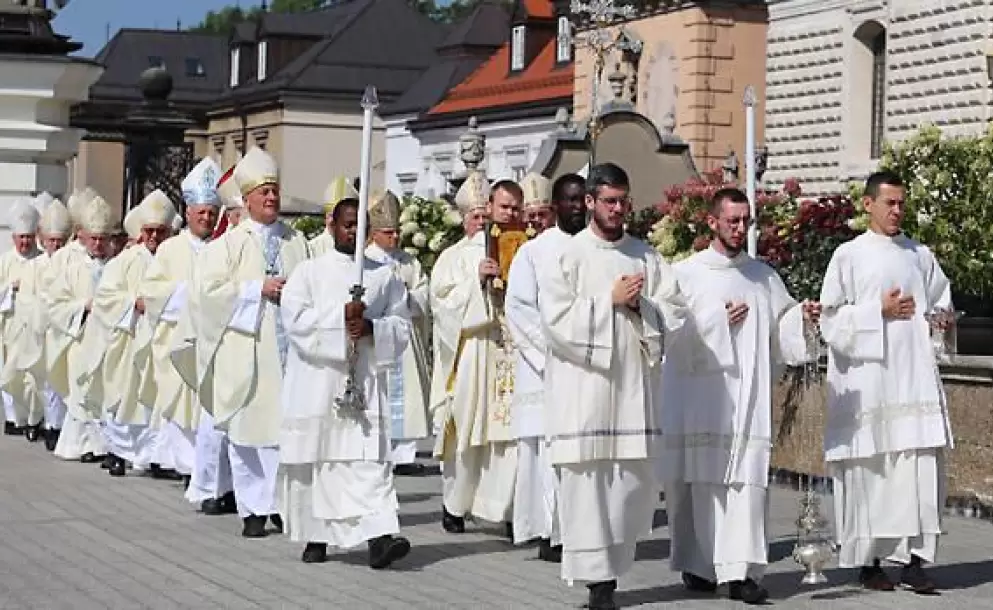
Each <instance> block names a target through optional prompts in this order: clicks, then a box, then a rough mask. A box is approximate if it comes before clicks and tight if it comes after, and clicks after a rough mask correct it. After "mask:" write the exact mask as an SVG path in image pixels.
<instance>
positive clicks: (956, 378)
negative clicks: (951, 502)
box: [772, 356, 993, 504]
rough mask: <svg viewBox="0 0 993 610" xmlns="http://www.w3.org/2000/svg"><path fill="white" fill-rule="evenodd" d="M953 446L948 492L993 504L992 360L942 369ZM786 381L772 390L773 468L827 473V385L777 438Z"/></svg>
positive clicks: (805, 401) (811, 394)
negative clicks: (783, 433)
mask: <svg viewBox="0 0 993 610" xmlns="http://www.w3.org/2000/svg"><path fill="white" fill-rule="evenodd" d="M941 376H942V379H943V380H944V382H945V394H946V396H947V399H948V411H949V416H950V418H951V427H952V434H953V435H954V437H955V447H954V448H953V449H952V450H951V451H949V452H948V454H947V473H948V493H949V496H950V497H952V498H967V499H969V498H975V499H978V500H979V501H981V502H982V503H983V504H991V503H993V358H990V357H984V356H959V357H957V358H956V359H955V362H954V364H949V365H945V366H942V367H941ZM787 385H788V384H787V383H785V382H780V383H779V384H777V386H776V387H775V389H774V392H773V409H772V410H773V439H774V440H773V442H774V448H773V453H772V467H773V468H780V469H784V470H789V471H793V472H800V473H811V474H817V475H823V474H825V472H824V449H823V439H824V437H823V430H824V408H825V400H826V397H827V390H826V387H825V386H824V385H823V384H821V385H814V386H811V387H810V388H809V389H808V390H807V391H806V392H804V393H803V395H802V396H801V397H800V406H799V409H798V410H797V417H796V419H795V420H794V424H793V427H792V430H791V431H790V432H789V433H788V434H786V435H785V436H783V437H782V438H778V439H777V438H776V435H777V433H778V432H779V430H780V426H781V422H782V420H783V415H784V411H785V409H784V401H785V398H786V394H787Z"/></svg>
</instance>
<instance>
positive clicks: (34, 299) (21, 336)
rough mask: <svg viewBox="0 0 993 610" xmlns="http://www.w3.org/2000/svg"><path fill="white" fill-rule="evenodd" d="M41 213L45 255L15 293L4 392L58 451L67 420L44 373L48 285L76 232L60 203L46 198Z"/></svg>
mask: <svg viewBox="0 0 993 610" xmlns="http://www.w3.org/2000/svg"><path fill="white" fill-rule="evenodd" d="M35 205H36V207H37V208H38V210H39V211H40V212H41V217H40V219H39V222H38V238H39V241H40V242H41V245H42V251H41V252H40V253H39V254H38V256H36V257H34V258H33V259H31V265H30V269H29V270H28V271H27V273H26V274H25V275H24V277H23V278H22V280H21V283H20V285H19V287H18V290H17V296H16V303H15V307H14V319H13V322H14V324H15V326H16V331H15V332H17V333H18V336H17V338H16V339H15V341H14V342H13V343H12V344H11V345H10V347H9V349H8V354H9V356H8V358H6V360H5V362H4V367H3V372H2V375H0V384H2V386H3V389H4V390H5V391H7V392H10V393H11V394H13V395H14V396H21V400H22V401H23V403H24V404H27V405H29V407H28V411H29V414H28V421H29V422H32V421H38V418H39V415H38V414H39V413H40V414H41V417H42V418H43V420H44V424H45V430H44V432H43V435H44V438H45V448H46V449H48V450H49V451H51V450H53V449H55V443H56V442H58V436H59V430H61V428H62V420H63V419H64V418H65V402H64V401H63V399H62V397H61V396H59V395H58V394H57V393H56V392H55V391H54V390H53V389H52V387H51V385H50V384H49V383H48V375H47V372H46V370H45V344H46V337H47V335H48V333H49V332H50V330H49V325H48V307H49V299H48V284H47V283H46V282H45V278H46V275H47V274H48V271H49V269H48V267H49V264H50V263H51V260H52V255H53V254H55V252H57V251H58V250H59V248H61V247H63V246H64V245H65V243H66V239H67V238H68V237H69V234H70V233H71V231H72V221H71V220H70V218H69V211H68V210H67V209H66V207H65V205H63V204H62V202H61V201H59V200H58V199H53V198H52V196H51V195H49V194H48V193H42V194H41V195H39V196H38V197H37V199H36V201H35ZM26 434H27V436H28V440H35V438H37V434H38V432H37V429H36V428H32V427H29V428H28V430H27V432H26Z"/></svg>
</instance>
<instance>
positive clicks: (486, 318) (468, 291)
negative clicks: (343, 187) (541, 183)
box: [430, 171, 521, 533]
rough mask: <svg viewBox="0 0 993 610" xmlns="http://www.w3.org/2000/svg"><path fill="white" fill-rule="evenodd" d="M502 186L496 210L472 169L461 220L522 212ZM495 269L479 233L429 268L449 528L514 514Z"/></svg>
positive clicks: (439, 450) (434, 399)
mask: <svg viewBox="0 0 993 610" xmlns="http://www.w3.org/2000/svg"><path fill="white" fill-rule="evenodd" d="M501 184H502V185H503V186H502V187H501V189H500V197H501V206H499V208H497V206H495V205H493V204H492V201H493V199H492V197H493V194H494V193H495V192H496V190H495V189H494V191H493V193H491V190H490V187H489V184H488V183H487V182H486V177H485V176H484V175H483V173H482V172H480V171H473V172H471V173H470V174H469V175H468V177H467V178H466V180H465V182H464V183H463V184H462V186H461V187H460V188H459V191H458V193H457V194H456V196H455V202H456V204H457V205H458V206H459V210H460V211H461V212H462V214H463V217H470V218H471V217H473V215H474V213H475V212H476V211H478V210H484V211H485V213H486V215H487V216H489V217H490V218H491V219H492V220H493V221H494V222H508V221H511V220H514V219H515V218H516V217H517V215H518V214H519V212H520V199H521V198H520V187H518V186H517V185H516V184H514V183H513V182H505V183H501ZM508 191H511V192H509V193H508ZM508 198H509V200H510V202H509V203H508V202H507V201H506V200H507V199H508ZM498 273H499V267H498V265H497V263H496V261H493V260H491V259H489V258H487V256H486V235H485V233H484V232H483V231H479V232H477V233H475V234H474V235H473V236H472V237H471V238H468V239H467V240H464V241H463V242H459V243H458V244H455V245H454V246H452V247H450V248H449V249H447V250H445V251H443V252H442V253H441V255H440V256H439V257H438V261H437V262H436V263H435V266H434V269H433V270H432V272H431V288H430V290H431V311H432V313H433V314H434V337H435V339H436V340H435V343H434V349H435V350H437V351H438V352H439V354H438V356H437V358H438V361H437V362H436V366H438V367H439V368H440V370H435V372H434V374H435V375H436V376H437V375H439V374H440V375H441V378H442V379H444V381H443V382H442V383H441V384H439V383H437V379H438V378H437V377H436V380H435V382H434V383H432V388H431V392H432V393H431V405H432V411H433V415H434V418H435V422H436V423H439V424H441V431H442V433H441V434H440V435H439V437H440V438H439V440H438V442H437V443H436V445H435V454H436V455H437V456H440V457H441V459H442V467H441V468H442V470H441V473H442V487H443V496H444V498H443V500H444V506H443V512H442V526H443V527H444V529H445V530H446V531H448V532H451V533H460V532H464V531H465V515H466V514H470V513H471V514H472V515H473V516H475V517H478V518H480V519H484V520H486V521H490V522H494V523H508V522H509V520H510V518H511V509H512V505H513V501H514V478H515V476H516V473H517V444H516V443H515V442H514V441H513V440H512V436H513V435H512V432H511V429H510V413H509V409H504V410H501V409H499V408H498V405H497V398H498V392H497V370H496V369H497V360H498V358H499V357H500V356H501V354H499V353H498V351H499V350H500V349H501V348H500V345H499V341H500V340H501V338H502V337H501V329H500V325H499V319H498V317H497V315H498V310H497V307H496V304H495V303H494V299H493V295H492V294H491V292H490V285H489V281H490V280H491V279H492V278H493V277H495V276H496V275H497V274H498ZM508 529H509V526H508Z"/></svg>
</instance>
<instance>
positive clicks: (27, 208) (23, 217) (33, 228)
mask: <svg viewBox="0 0 993 610" xmlns="http://www.w3.org/2000/svg"><path fill="white" fill-rule="evenodd" d="M40 217H41V214H39V213H38V209H37V208H35V207H34V205H32V203H31V200H30V199H27V198H26V197H22V198H19V199H17V200H15V201H14V203H13V205H11V206H10V209H9V210H8V211H7V225H8V226H9V227H10V232H11V233H13V234H14V235H30V234H32V233H37V232H38V221H39V220H40Z"/></svg>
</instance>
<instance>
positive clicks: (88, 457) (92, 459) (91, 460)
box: [79, 451, 107, 464]
mask: <svg viewBox="0 0 993 610" xmlns="http://www.w3.org/2000/svg"><path fill="white" fill-rule="evenodd" d="M106 457H107V456H105V455H93V452H92V451H87V452H86V453H84V454H83V455H81V456H79V461H80V462H82V463H83V464H103V460H104V458H106Z"/></svg>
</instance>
